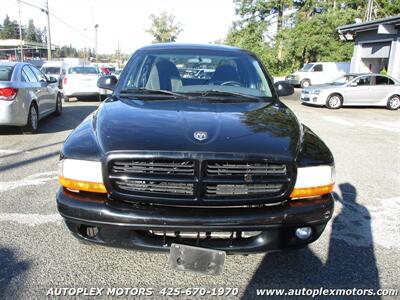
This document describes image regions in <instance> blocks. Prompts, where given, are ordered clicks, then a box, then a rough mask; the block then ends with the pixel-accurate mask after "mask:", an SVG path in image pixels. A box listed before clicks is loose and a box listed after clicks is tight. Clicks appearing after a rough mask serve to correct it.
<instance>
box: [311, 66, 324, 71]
mask: <svg viewBox="0 0 400 300" xmlns="http://www.w3.org/2000/svg"><path fill="white" fill-rule="evenodd" d="M322 71H323V67H322V65H315V66H314V68H313V72H322Z"/></svg>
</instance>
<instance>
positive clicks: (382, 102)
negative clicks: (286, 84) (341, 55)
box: [300, 74, 400, 110]
mask: <svg viewBox="0 0 400 300" xmlns="http://www.w3.org/2000/svg"><path fill="white" fill-rule="evenodd" d="M300 100H301V101H302V102H303V103H307V104H311V105H320V106H326V107H328V108H330V109H338V108H340V107H342V106H384V107H386V108H388V109H391V110H396V109H399V107H400V83H399V82H398V81H396V80H395V79H393V78H391V77H389V76H385V75H381V74H347V75H344V76H342V77H339V78H337V79H336V80H334V81H333V82H332V83H329V84H324V85H319V86H310V87H307V88H305V89H303V90H302V91H301V96H300Z"/></svg>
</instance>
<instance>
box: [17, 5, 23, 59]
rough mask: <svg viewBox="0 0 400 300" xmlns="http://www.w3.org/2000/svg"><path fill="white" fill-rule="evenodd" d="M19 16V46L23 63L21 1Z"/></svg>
mask: <svg viewBox="0 0 400 300" xmlns="http://www.w3.org/2000/svg"><path fill="white" fill-rule="evenodd" d="M18 15H19V46H20V48H21V61H24V49H23V48H22V26H21V1H20V0H18Z"/></svg>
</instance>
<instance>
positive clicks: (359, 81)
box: [356, 76, 371, 85]
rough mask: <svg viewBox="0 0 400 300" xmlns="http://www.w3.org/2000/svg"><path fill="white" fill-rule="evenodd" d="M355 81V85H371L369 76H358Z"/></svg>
mask: <svg viewBox="0 0 400 300" xmlns="http://www.w3.org/2000/svg"><path fill="white" fill-rule="evenodd" d="M356 82H357V85H371V76H364V77H360V78H359V79H357V80H356Z"/></svg>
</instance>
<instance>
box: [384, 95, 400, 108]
mask: <svg viewBox="0 0 400 300" xmlns="http://www.w3.org/2000/svg"><path fill="white" fill-rule="evenodd" d="M386 108H387V109H390V110H398V109H399V108H400V96H398V95H394V96H392V97H390V98H389V100H388V102H387V104H386Z"/></svg>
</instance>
